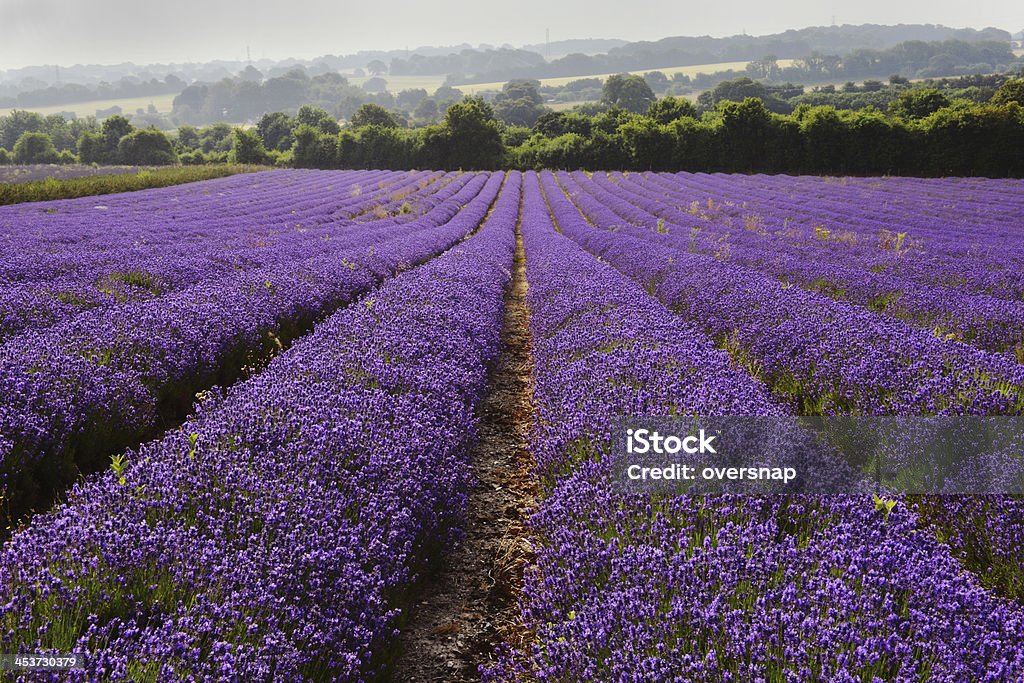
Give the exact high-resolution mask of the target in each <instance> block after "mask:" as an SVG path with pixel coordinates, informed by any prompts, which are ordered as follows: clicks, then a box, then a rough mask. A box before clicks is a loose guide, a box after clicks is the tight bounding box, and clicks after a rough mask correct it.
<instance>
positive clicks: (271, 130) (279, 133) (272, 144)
mask: <svg viewBox="0 0 1024 683" xmlns="http://www.w3.org/2000/svg"><path fill="white" fill-rule="evenodd" d="M294 127H295V122H294V121H292V119H291V117H290V116H288V115H287V114H285V113H282V112H279V111H275V112H271V113H268V114H264V115H263V116H261V117H260V120H259V123H257V124H256V134H257V135H259V136H260V140H261V141H262V142H263V147H264V148H266V149H276V150H282V151H283V150H286V149H291V146H292V144H293V143H294V142H295V141H294V139H292V128H294Z"/></svg>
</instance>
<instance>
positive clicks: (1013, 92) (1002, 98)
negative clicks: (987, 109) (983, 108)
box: [991, 78, 1024, 107]
mask: <svg viewBox="0 0 1024 683" xmlns="http://www.w3.org/2000/svg"><path fill="white" fill-rule="evenodd" d="M991 101H992V104H1009V103H1010V102H1016V103H1017V104H1019V105H1021V106H1022V107H1024V78H1014V79H1012V80H1009V81H1006V83H1003V84H1002V85H1001V86H999V89H998V90H996V94H995V95H993V96H992V100H991Z"/></svg>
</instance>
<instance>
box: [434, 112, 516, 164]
mask: <svg viewBox="0 0 1024 683" xmlns="http://www.w3.org/2000/svg"><path fill="white" fill-rule="evenodd" d="M422 150H423V151H422V154H423V157H424V160H425V161H427V164H424V165H432V166H436V167H440V168H448V169H457V168H461V169H465V170H479V169H491V168H498V167H500V166H501V161H502V155H503V153H504V147H503V146H502V144H501V131H500V130H499V128H498V122H497V121H495V119H494V110H493V109H492V108H491V106H490V105H489V104H487V103H486V102H485V101H484V100H483V99H482V98H479V97H467V98H466V99H464V100H463V101H462V102H456V103H455V104H453V105H452V106H450V107H448V111H446V112H445V115H444V122H443V123H442V124H441V125H440V126H432V127H430V128H427V129H426V130H425V131H424V132H423V139H422Z"/></svg>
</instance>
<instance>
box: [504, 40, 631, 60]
mask: <svg viewBox="0 0 1024 683" xmlns="http://www.w3.org/2000/svg"><path fill="white" fill-rule="evenodd" d="M623 45H629V41H628V40H618V39H616V38H577V39H573V40H553V41H551V42H550V43H534V44H533V45H523V47H522V49H523V50H529V51H530V52H536V53H538V54H542V55H544V56H545V57H547V58H548V59H554V58H556V57H564V56H565V55H571V54H580V55H599V54H602V53H604V52H608V51H609V50H612V49H614V48H617V47H622V46H623Z"/></svg>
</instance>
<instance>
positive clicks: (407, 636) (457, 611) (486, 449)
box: [391, 233, 536, 683]
mask: <svg viewBox="0 0 1024 683" xmlns="http://www.w3.org/2000/svg"><path fill="white" fill-rule="evenodd" d="M516 240H517V241H516V257H515V267H514V269H513V278H512V284H511V286H510V287H509V292H508V293H507V294H506V300H505V319H504V322H503V324H502V332H501V341H502V351H501V355H500V356H499V358H498V361H497V364H496V366H495V368H494V369H493V370H492V373H491V377H490V386H489V389H488V393H487V395H486V396H485V398H484V400H483V402H482V404H481V406H480V408H479V409H478V414H479V416H480V425H479V439H478V441H477V444H476V446H475V447H474V449H473V451H472V452H471V453H470V456H471V466H472V469H473V474H474V475H475V478H476V482H477V483H476V485H475V486H474V487H473V489H472V490H471V491H470V494H469V508H468V512H467V516H466V523H465V538H464V540H463V542H462V544H461V545H460V546H459V547H458V548H456V549H455V550H454V551H453V552H452V553H450V554H449V555H448V557H447V558H446V559H447V561H446V562H445V563H444V565H443V567H442V569H441V571H440V573H439V574H438V575H436V576H434V577H431V578H430V579H427V580H426V581H425V582H424V584H423V586H422V588H421V592H420V593H419V595H418V597H417V599H416V600H414V601H413V604H412V609H411V617H410V620H409V622H408V623H407V624H406V628H405V629H403V632H402V635H401V637H400V639H399V640H400V648H401V654H400V655H399V657H398V659H397V661H396V663H395V665H394V666H393V668H392V671H391V680H393V681H402V682H403V683H404V682H406V681H408V682H409V683H426V682H434V681H445V682H446V683H447V682H452V683H469V682H470V681H479V680H480V673H479V667H480V666H481V665H487V664H488V663H489V662H491V658H492V656H493V653H494V650H495V647H497V646H498V645H499V644H501V643H502V642H506V643H509V644H511V645H513V646H517V645H520V644H521V643H522V640H523V639H524V638H525V637H527V636H526V633H525V631H524V629H523V627H522V625H521V623H520V622H519V610H518V604H517V603H518V599H519V594H520V591H521V588H522V573H523V567H524V566H525V564H526V562H527V561H528V560H529V559H531V558H532V549H531V546H530V544H529V542H528V540H527V538H526V532H525V528H524V525H525V522H526V517H527V515H528V514H529V512H530V510H531V509H532V507H533V502H534V497H535V495H536V480H535V478H534V462H533V458H532V456H531V455H530V452H529V450H528V445H527V444H528V442H527V439H528V435H529V429H530V424H531V422H532V420H533V411H534V408H533V403H532V385H531V380H530V378H531V376H532V371H533V362H532V359H531V354H530V331H529V326H528V314H527V310H526V287H527V285H526V269H525V257H524V254H523V245H522V240H521V238H520V237H519V235H518V233H517V236H516Z"/></svg>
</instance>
